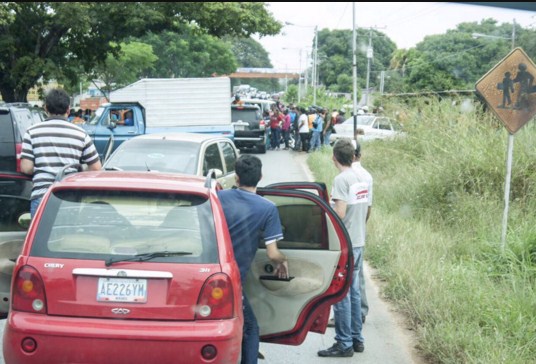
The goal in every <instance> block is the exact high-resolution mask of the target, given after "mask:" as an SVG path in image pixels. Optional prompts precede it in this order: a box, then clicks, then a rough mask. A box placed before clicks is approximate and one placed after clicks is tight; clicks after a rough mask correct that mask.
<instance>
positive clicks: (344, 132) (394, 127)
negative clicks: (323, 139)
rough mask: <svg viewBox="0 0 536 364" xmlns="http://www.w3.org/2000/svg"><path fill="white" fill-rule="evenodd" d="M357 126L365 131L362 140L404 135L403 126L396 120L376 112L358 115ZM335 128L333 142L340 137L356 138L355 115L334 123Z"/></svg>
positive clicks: (331, 140) (332, 136)
mask: <svg viewBox="0 0 536 364" xmlns="http://www.w3.org/2000/svg"><path fill="white" fill-rule="evenodd" d="M356 128H357V129H361V130H363V132H364V135H362V136H361V137H360V140H373V139H389V138H394V137H396V136H401V135H404V133H403V132H402V126H401V125H400V124H398V123H397V122H396V121H394V120H391V119H389V118H388V117H386V116H378V115H374V114H364V115H357V123H356ZM334 129H335V131H334V132H333V133H332V134H331V136H330V138H329V140H330V142H331V143H334V142H336V141H337V139H340V138H350V139H354V118H353V116H352V117H350V118H348V119H346V120H345V121H344V122H343V123H342V124H337V125H334Z"/></svg>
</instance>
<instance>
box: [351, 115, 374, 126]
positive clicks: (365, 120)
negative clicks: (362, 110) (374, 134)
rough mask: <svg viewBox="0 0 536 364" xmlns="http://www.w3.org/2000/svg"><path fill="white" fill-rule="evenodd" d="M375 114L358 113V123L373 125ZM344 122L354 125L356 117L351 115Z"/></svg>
mask: <svg viewBox="0 0 536 364" xmlns="http://www.w3.org/2000/svg"><path fill="white" fill-rule="evenodd" d="M374 118H375V116H374V115H357V118H356V119H357V125H364V126H367V125H368V126H371V125H372V123H373V122H374ZM344 124H351V125H354V118H353V117H351V118H349V119H346V120H345V121H344Z"/></svg>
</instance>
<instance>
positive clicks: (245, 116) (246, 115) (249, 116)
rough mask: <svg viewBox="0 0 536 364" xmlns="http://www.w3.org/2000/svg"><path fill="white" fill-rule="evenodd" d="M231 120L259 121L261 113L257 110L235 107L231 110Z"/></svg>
mask: <svg viewBox="0 0 536 364" xmlns="http://www.w3.org/2000/svg"><path fill="white" fill-rule="evenodd" d="M231 117H232V121H233V122H235V121H238V120H242V121H245V122H248V123H249V122H252V121H259V120H261V119H262V116H261V113H260V111H259V110H246V109H242V110H240V109H237V110H232V114H231Z"/></svg>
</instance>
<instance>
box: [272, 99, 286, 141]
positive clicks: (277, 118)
mask: <svg viewBox="0 0 536 364" xmlns="http://www.w3.org/2000/svg"><path fill="white" fill-rule="evenodd" d="M283 121H284V117H283V115H282V114H281V113H280V112H279V109H278V108H276V107H274V109H273V110H272V115H270V131H271V132H272V134H271V136H272V145H271V148H270V149H271V150H276V149H279V144H280V141H281V126H282V124H283Z"/></svg>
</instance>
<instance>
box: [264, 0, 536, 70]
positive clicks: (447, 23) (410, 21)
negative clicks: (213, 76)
mask: <svg viewBox="0 0 536 364" xmlns="http://www.w3.org/2000/svg"><path fill="white" fill-rule="evenodd" d="M355 4H356V5H355V9H356V12H355V13H356V26H357V27H363V28H369V27H376V28H377V29H378V30H379V31H381V32H383V33H385V34H387V35H388V36H389V37H390V38H391V40H393V41H394V42H395V43H396V45H397V47H398V48H410V47H414V46H415V45H416V44H417V43H418V42H420V41H422V40H423V38H424V37H425V36H426V35H430V34H444V33H445V32H446V31H447V30H448V29H454V28H456V25H458V24H459V23H463V22H473V21H478V22H480V21H481V20H482V19H486V18H493V19H495V20H497V21H498V23H499V24H502V23H510V24H511V23H512V21H513V19H515V20H516V22H517V23H518V24H520V25H521V26H522V27H524V28H530V27H535V26H536V13H535V12H530V11H520V10H510V9H504V8H498V7H489V6H478V5H467V4H454V3H450V2H419V3H417V2H412V3H388V2H384V3H366V2H356V3H355ZM268 10H269V11H271V12H272V14H273V15H274V17H275V18H276V19H277V20H279V21H281V22H283V23H291V24H294V25H286V26H285V27H284V28H283V30H282V33H281V34H280V35H278V36H274V37H263V38H260V39H259V38H256V39H257V40H258V41H259V42H260V43H261V44H262V45H263V46H264V48H265V49H266V50H267V51H268V52H269V54H270V60H271V62H272V65H273V66H274V67H275V68H277V69H279V70H282V71H284V70H285V69H286V70H288V71H294V72H296V71H299V70H300V69H303V68H305V57H306V52H310V51H311V46H312V42H313V38H314V27H315V26H318V29H319V30H321V29H324V28H328V29H331V30H333V29H352V21H353V20H352V3H351V2H347V3H340V2H305V3H292V2H269V3H268ZM490 41H493V40H490ZM373 46H374V44H373ZM284 48H287V49H284ZM300 49H301V67H300Z"/></svg>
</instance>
